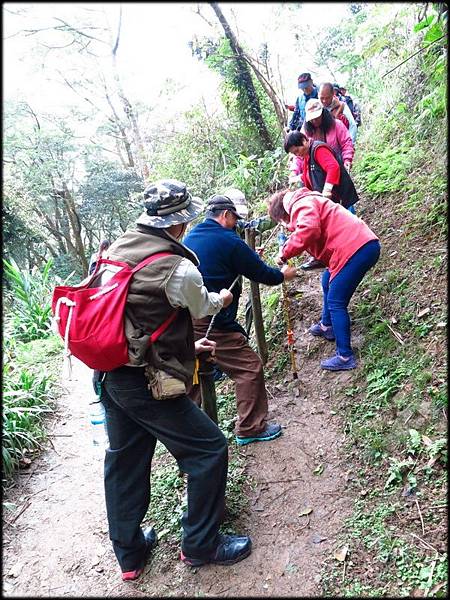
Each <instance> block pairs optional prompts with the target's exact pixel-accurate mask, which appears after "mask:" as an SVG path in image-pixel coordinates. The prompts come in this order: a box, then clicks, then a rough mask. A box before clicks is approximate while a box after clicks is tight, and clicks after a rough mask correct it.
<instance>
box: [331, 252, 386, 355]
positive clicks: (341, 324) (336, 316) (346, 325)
mask: <svg viewBox="0 0 450 600" xmlns="http://www.w3.org/2000/svg"><path fill="white" fill-rule="evenodd" d="M380 250H381V246H380V242H379V241H378V240H371V241H370V242H367V244H364V246H362V247H361V248H360V249H359V250H358V251H357V252H355V254H353V256H352V257H351V258H349V260H348V261H347V262H346V263H345V265H344V266H343V267H342V269H341V270H340V271H339V273H338V274H337V275H336V276H335V277H333V279H332V280H331V282H330V271H329V270H328V269H325V271H324V272H323V274H322V291H323V306H322V319H321V320H322V324H323V325H325V326H326V327H329V326H330V325H332V326H333V331H334V335H335V337H336V352H337V354H339V355H340V356H344V357H347V356H351V355H352V354H353V350H352V347H351V344H350V317H349V314H348V310H347V307H348V305H349V302H350V299H351V297H352V296H353V293H354V291H355V290H356V288H357V287H358V285H359V283H360V282H361V280H362V278H363V277H364V275H365V274H366V273H367V271H368V270H369V269H370V268H371V267H373V266H374V265H375V264H376V262H377V260H378V258H379V256H380Z"/></svg>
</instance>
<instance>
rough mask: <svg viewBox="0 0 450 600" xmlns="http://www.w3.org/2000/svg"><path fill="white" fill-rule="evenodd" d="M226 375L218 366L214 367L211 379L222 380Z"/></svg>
mask: <svg viewBox="0 0 450 600" xmlns="http://www.w3.org/2000/svg"><path fill="white" fill-rule="evenodd" d="M225 377H226V375H225V373H224V372H223V371H221V370H220V369H219V367H218V366H215V367H214V372H213V381H215V382H218V381H223V380H224V379H225Z"/></svg>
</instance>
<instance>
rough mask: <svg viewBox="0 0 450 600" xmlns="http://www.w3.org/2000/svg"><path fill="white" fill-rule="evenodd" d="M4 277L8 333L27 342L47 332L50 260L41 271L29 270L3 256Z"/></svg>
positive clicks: (50, 284) (48, 329)
mask: <svg viewBox="0 0 450 600" xmlns="http://www.w3.org/2000/svg"><path fill="white" fill-rule="evenodd" d="M3 265H4V274H5V280H6V299H7V306H8V308H7V311H6V324H7V330H8V335H9V336H12V337H14V338H15V339H16V340H20V341H23V342H29V341H31V340H37V339H40V338H44V337H47V336H48V335H50V317H51V305H50V300H51V292H52V289H53V286H52V283H51V281H50V270H51V268H52V266H53V261H52V260H51V259H50V260H49V261H48V262H47V264H46V265H45V267H44V269H43V270H42V271H39V270H37V269H35V270H34V271H33V273H31V274H30V273H28V271H26V270H25V269H20V267H19V266H18V265H17V264H16V262H15V261H14V259H11V260H10V262H8V261H7V260H5V259H3Z"/></svg>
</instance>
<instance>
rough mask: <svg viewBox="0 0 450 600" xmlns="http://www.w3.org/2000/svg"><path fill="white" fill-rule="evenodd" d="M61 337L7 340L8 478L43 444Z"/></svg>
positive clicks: (5, 427)
mask: <svg viewBox="0 0 450 600" xmlns="http://www.w3.org/2000/svg"><path fill="white" fill-rule="evenodd" d="M61 349H62V343H61V340H60V339H59V337H56V336H52V337H49V338H47V339H42V340H34V341H31V342H27V343H21V342H19V343H17V342H14V341H12V342H11V343H8V342H5V348H4V350H5V352H4V361H3V438H2V458H3V476H4V481H3V483H4V484H5V482H6V481H7V480H8V479H9V478H10V477H11V475H12V474H13V473H14V472H15V471H16V470H17V468H18V467H19V465H20V463H21V461H23V459H24V458H27V455H32V454H33V452H34V451H36V450H38V449H40V448H42V442H43V441H44V440H45V439H46V432H45V423H44V419H45V417H46V416H47V415H48V414H50V413H52V412H53V410H54V399H55V394H56V393H57V391H58V386H56V385H55V382H56V378H57V367H58V361H57V360H55V359H56V358H57V356H58V355H60V354H61Z"/></svg>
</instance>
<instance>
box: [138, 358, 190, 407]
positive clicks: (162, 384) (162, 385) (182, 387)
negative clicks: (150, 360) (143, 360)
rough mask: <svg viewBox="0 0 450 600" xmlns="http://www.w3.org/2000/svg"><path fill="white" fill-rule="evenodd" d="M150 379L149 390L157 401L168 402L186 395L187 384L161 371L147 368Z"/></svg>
mask: <svg viewBox="0 0 450 600" xmlns="http://www.w3.org/2000/svg"><path fill="white" fill-rule="evenodd" d="M145 374H146V375H147V379H148V389H149V390H150V391H151V392H152V396H153V398H154V399H155V400H167V399H169V398H175V397H176V396H181V395H183V394H185V393H186V384H185V383H184V381H181V379H177V378H176V377H173V376H172V375H169V373H166V372H165V371H161V369H155V368H154V367H150V366H147V367H145Z"/></svg>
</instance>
